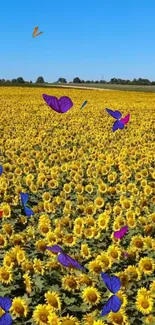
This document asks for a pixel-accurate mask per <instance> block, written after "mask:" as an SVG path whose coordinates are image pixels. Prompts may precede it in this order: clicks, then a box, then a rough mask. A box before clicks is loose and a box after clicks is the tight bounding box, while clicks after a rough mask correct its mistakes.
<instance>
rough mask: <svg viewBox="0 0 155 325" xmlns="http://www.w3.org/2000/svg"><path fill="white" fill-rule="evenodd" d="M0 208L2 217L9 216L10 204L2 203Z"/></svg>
mask: <svg viewBox="0 0 155 325" xmlns="http://www.w3.org/2000/svg"><path fill="white" fill-rule="evenodd" d="M2 210H3V218H10V216H11V208H10V205H9V204H7V203H5V204H3V205H2Z"/></svg>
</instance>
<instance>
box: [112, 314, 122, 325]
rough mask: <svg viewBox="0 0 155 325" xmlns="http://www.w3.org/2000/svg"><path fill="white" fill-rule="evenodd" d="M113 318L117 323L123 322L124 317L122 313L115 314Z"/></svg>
mask: <svg viewBox="0 0 155 325" xmlns="http://www.w3.org/2000/svg"><path fill="white" fill-rule="evenodd" d="M113 320H114V322H115V323H116V324H122V322H123V317H122V315H115V316H114V317H113Z"/></svg>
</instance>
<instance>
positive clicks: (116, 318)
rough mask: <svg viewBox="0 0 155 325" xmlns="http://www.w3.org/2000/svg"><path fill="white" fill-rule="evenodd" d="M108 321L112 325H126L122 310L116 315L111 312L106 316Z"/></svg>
mask: <svg viewBox="0 0 155 325" xmlns="http://www.w3.org/2000/svg"><path fill="white" fill-rule="evenodd" d="M108 320H110V322H111V323H112V324H113V325H124V324H126V323H127V316H126V315H125V313H124V311H123V310H122V311H121V310H119V311H118V312H117V313H113V312H111V313H110V314H109V315H108Z"/></svg>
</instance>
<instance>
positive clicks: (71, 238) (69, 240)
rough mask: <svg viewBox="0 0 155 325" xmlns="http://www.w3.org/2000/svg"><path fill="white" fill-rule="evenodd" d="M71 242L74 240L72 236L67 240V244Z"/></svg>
mask: <svg viewBox="0 0 155 325" xmlns="http://www.w3.org/2000/svg"><path fill="white" fill-rule="evenodd" d="M73 240H74V239H73V237H72V236H69V237H68V238H67V242H68V243H70V244H71V243H72V242H73Z"/></svg>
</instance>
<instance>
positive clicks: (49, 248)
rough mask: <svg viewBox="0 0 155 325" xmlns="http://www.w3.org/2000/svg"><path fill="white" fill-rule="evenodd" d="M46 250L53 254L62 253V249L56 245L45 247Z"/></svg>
mask: <svg viewBox="0 0 155 325" xmlns="http://www.w3.org/2000/svg"><path fill="white" fill-rule="evenodd" d="M46 249H48V250H49V251H51V252H53V253H62V252H63V250H62V248H61V247H60V246H58V245H53V246H46Z"/></svg>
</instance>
